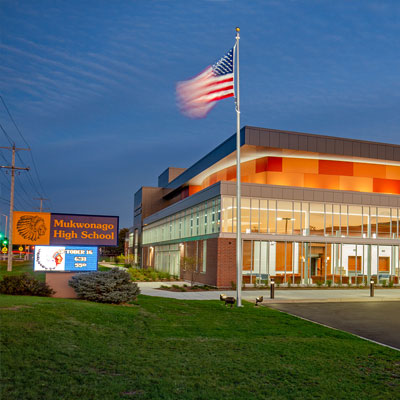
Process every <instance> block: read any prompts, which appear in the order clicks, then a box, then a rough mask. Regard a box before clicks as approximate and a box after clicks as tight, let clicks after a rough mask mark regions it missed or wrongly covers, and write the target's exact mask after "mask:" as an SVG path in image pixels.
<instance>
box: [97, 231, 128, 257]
mask: <svg viewBox="0 0 400 400" xmlns="http://www.w3.org/2000/svg"><path fill="white" fill-rule="evenodd" d="M128 233H129V229H128V228H121V229H120V230H119V232H118V242H117V243H118V245H117V246H110V247H108V246H107V247H102V251H101V254H103V255H104V256H119V255H121V254H124V252H125V237H126V235H127V234H128Z"/></svg>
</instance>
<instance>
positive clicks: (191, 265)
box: [181, 257, 197, 286]
mask: <svg viewBox="0 0 400 400" xmlns="http://www.w3.org/2000/svg"><path fill="white" fill-rule="evenodd" d="M181 265H182V267H183V269H184V270H186V271H189V272H190V286H193V283H194V273H195V272H196V271H197V260H196V258H195V257H182V258H181Z"/></svg>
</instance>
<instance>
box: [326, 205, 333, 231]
mask: <svg viewBox="0 0 400 400" xmlns="http://www.w3.org/2000/svg"><path fill="white" fill-rule="evenodd" d="M332 228H333V206H332V204H325V235H327V236H332V235H333V229H332Z"/></svg>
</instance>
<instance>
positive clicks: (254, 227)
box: [250, 199, 260, 232]
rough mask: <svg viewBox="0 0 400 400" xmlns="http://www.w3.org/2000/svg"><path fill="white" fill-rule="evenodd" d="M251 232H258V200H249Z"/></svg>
mask: <svg viewBox="0 0 400 400" xmlns="http://www.w3.org/2000/svg"><path fill="white" fill-rule="evenodd" d="M250 217H251V232H259V223H260V221H259V219H260V200H258V199H251V216H250Z"/></svg>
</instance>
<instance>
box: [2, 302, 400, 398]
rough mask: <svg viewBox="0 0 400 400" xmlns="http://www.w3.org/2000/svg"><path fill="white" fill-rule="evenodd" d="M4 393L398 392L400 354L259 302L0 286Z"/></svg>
mask: <svg viewBox="0 0 400 400" xmlns="http://www.w3.org/2000/svg"><path fill="white" fill-rule="evenodd" d="M0 315H1V330H2V333H1V342H2V347H1V377H2V395H1V396H0V397H1V399H2V400H6V399H13V400H15V399H18V400H19V399H21V400H22V399H23V400H29V399H32V400H37V399H41V400H46V399H49V400H55V399H57V400H60V399H68V400H70V399H83V400H86V399H101V400H104V399H207V400H209V399H224V400H227V399H232V400H236V399H246V400H251V399H398V398H400V384H399V381H400V379H399V377H400V353H399V352H396V351H394V350H391V349H388V348H385V347H382V346H379V345H376V344H373V343H370V342H367V341H364V340H361V339H358V338H356V337H354V336H352V335H349V334H346V333H342V332H339V331H335V330H330V329H328V328H324V327H321V326H318V325H314V324H312V323H310V322H307V321H304V320H301V319H297V318H295V317H291V316H289V315H286V314H282V313H280V312H278V311H275V310H271V309H268V308H264V307H257V308H256V307H254V306H253V305H251V304H249V303H245V305H244V307H243V308H240V309H238V308H233V309H229V308H225V307H224V306H223V304H222V303H221V302H218V301H179V300H172V299H163V298H152V297H147V296H140V297H139V298H138V301H137V303H136V305H134V306H130V307H128V306H115V305H102V304H96V303H90V302H85V301H78V300H66V299H50V298H38V297H20V296H18V297H17V296H15V297H14V296H4V295H3V296H0Z"/></svg>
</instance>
